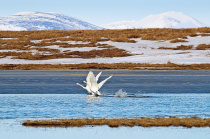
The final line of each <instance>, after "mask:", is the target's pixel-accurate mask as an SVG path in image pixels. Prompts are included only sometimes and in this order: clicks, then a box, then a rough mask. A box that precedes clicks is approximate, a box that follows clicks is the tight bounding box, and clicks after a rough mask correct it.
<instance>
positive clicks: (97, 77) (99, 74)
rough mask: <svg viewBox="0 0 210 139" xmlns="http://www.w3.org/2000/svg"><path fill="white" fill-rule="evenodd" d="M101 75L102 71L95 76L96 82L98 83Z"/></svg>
mask: <svg viewBox="0 0 210 139" xmlns="http://www.w3.org/2000/svg"><path fill="white" fill-rule="evenodd" d="M101 73H102V71H101V72H99V73H98V75H97V76H96V82H98V79H99V77H100V76H101Z"/></svg>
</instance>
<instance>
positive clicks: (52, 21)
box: [0, 12, 102, 31]
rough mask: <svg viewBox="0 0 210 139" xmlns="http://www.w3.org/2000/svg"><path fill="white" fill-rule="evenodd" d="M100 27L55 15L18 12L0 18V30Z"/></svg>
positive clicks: (90, 28)
mask: <svg viewBox="0 0 210 139" xmlns="http://www.w3.org/2000/svg"><path fill="white" fill-rule="evenodd" d="M98 29H102V28H101V27H98V26H95V25H92V24H90V23H88V22H85V21H82V20H79V19H76V18H73V17H69V16H66V15H63V14H57V13H44V12H20V13H16V14H14V15H11V16H8V17H1V18H0V30H15V31H17V30H98Z"/></svg>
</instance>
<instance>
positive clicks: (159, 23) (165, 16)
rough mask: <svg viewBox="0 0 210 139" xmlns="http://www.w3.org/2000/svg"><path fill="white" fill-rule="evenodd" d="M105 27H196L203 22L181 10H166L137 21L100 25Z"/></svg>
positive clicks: (201, 25) (203, 25)
mask: <svg viewBox="0 0 210 139" xmlns="http://www.w3.org/2000/svg"><path fill="white" fill-rule="evenodd" d="M101 26H102V27H104V28H107V29H133V28H197V27H205V24H203V23H201V22H200V21H198V20H196V19H194V18H191V17H189V16H187V15H185V14H183V13H181V12H173V11H172V12H166V13H162V14H158V15H149V16H147V17H145V18H143V19H141V20H139V21H121V22H114V23H110V24H104V25H101Z"/></svg>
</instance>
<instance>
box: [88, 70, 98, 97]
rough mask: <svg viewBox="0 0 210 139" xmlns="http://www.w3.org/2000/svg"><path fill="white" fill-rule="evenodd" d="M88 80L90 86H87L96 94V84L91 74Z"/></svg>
mask: <svg viewBox="0 0 210 139" xmlns="http://www.w3.org/2000/svg"><path fill="white" fill-rule="evenodd" d="M89 80H90V84H91V86H89V87H90V90H91V91H92V92H93V93H96V91H98V84H97V82H96V77H95V76H94V74H93V72H91V73H90V76H89Z"/></svg>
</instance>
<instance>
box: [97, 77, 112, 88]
mask: <svg viewBox="0 0 210 139" xmlns="http://www.w3.org/2000/svg"><path fill="white" fill-rule="evenodd" d="M111 77H112V75H111V76H109V77H108V78H106V79H105V80H103V81H101V82H100V83H99V84H98V89H100V88H101V87H102V86H103V85H104V83H105V82H106V81H107V80H109V79H110V78H111Z"/></svg>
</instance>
